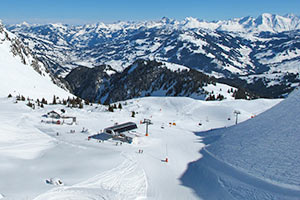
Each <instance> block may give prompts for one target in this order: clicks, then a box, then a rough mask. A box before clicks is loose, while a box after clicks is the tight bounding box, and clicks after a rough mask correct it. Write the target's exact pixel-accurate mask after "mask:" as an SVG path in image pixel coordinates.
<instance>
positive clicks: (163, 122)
mask: <svg viewBox="0 0 300 200" xmlns="http://www.w3.org/2000/svg"><path fill="white" fill-rule="evenodd" d="M280 101H281V100H267V99H258V100H253V101H245V100H227V101H221V102H219V101H216V102H205V101H199V100H194V99H191V98H186V97H145V98H139V99H133V100H128V101H125V102H120V103H121V104H122V107H123V109H121V110H120V109H115V111H114V112H108V111H107V107H105V106H102V105H96V104H94V105H93V106H90V105H89V106H87V105H85V106H84V108H83V109H75V108H73V109H72V108H67V107H65V106H63V105H45V107H44V108H39V107H36V109H35V110H32V109H31V108H29V107H28V106H26V102H18V103H14V102H15V99H14V98H7V97H2V98H0V121H1V122H2V125H1V126H0V136H1V137H0V138H1V139H0V180H1V181H0V194H2V195H3V199H9V200H22V199H35V200H58V199H69V200H91V199H201V196H199V195H198V194H197V193H195V192H194V191H193V187H189V186H187V185H184V184H183V182H182V181H181V180H180V177H181V176H182V175H183V174H184V173H185V171H186V170H187V169H188V163H190V162H192V161H195V160H198V159H200V158H201V157H202V155H201V154H199V151H200V150H201V149H202V148H203V147H204V146H205V143H204V142H201V141H200V140H199V137H198V136H197V135H195V134H194V132H198V131H204V130H210V129H212V128H220V127H227V126H231V125H234V124H235V118H234V113H233V112H234V110H239V111H240V112H241V114H240V116H239V121H238V122H242V121H245V120H247V119H249V118H251V116H255V115H258V114H260V113H261V112H263V111H265V110H266V109H269V108H271V107H272V106H274V105H275V104H277V103H278V102H280ZM60 109H65V111H66V113H65V115H67V116H75V117H76V119H77V120H76V124H73V125H68V124H62V125H61V124H60V125H57V124H55V123H52V119H49V118H45V117H42V116H43V115H44V114H47V113H48V112H50V111H52V110H55V111H59V110H60ZM132 111H135V113H136V114H135V117H134V118H133V117H131V115H132ZM145 118H146V119H150V120H151V121H152V122H153V124H152V125H149V136H145V128H146V126H145V124H140V121H143V120H144V119H145ZM128 121H132V122H135V123H137V125H138V128H137V129H136V130H134V131H132V132H131V135H132V136H134V137H135V142H134V143H133V144H128V143H124V142H123V143H122V144H121V143H120V141H118V140H112V139H109V140H105V141H103V142H99V141H98V140H97V139H90V140H88V137H89V136H93V135H97V134H98V133H100V132H101V130H103V129H104V128H106V127H109V126H112V125H114V124H115V123H123V122H128ZM54 122H56V121H55V120H54ZM140 150H143V153H139V152H140ZM166 158H168V162H165V160H166ZM194 176H197V174H194ZM200 178H202V177H200Z"/></svg>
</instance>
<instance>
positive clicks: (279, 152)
mask: <svg viewBox="0 0 300 200" xmlns="http://www.w3.org/2000/svg"><path fill="white" fill-rule="evenodd" d="M299 110H300V91H299V89H296V90H295V91H294V92H293V93H291V94H290V95H289V97H288V98H287V99H286V100H284V101H282V102H281V103H279V104H277V105H276V106H274V107H273V108H272V109H270V110H268V111H266V112H264V113H262V114H260V115H258V116H256V117H254V118H253V119H251V120H248V121H245V122H243V123H240V124H238V125H237V126H231V127H228V128H223V129H217V130H212V131H208V132H202V133H198V134H197V135H199V136H201V137H202V138H203V141H204V142H205V141H206V142H207V144H208V146H206V147H205V148H204V149H203V150H202V151H201V154H202V155H203V156H204V157H203V158H202V159H199V160H198V161H195V162H193V163H190V165H189V168H188V170H187V171H186V173H185V174H184V175H183V177H182V181H183V183H184V185H187V186H190V187H191V188H193V189H194V191H195V192H196V193H198V194H199V195H200V196H201V197H203V198H204V199H218V197H220V196H219V195H216V194H213V192H210V191H209V188H210V187H209V186H208V183H209V185H213V187H214V188H215V190H216V191H219V194H222V196H223V198H222V199H299V196H300V173H299V171H300V168H299V167H300V165H299V163H300V158H299V154H300V152H299V145H300V143H299V141H300V135H299V130H300V126H299V124H300V120H299ZM193 174H194V175H195V174H197V176H196V177H195V178H192V177H191V176H192V175H193ZM203 176H205V177H203ZM197 178H198V180H197ZM200 179H201V180H200Z"/></svg>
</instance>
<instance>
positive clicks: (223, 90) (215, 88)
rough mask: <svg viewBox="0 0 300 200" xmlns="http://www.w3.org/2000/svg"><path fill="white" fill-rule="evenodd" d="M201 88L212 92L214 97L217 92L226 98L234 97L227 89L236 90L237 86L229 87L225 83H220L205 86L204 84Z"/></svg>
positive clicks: (231, 98)
mask: <svg viewBox="0 0 300 200" xmlns="http://www.w3.org/2000/svg"><path fill="white" fill-rule="evenodd" d="M203 89H204V90H205V91H207V92H209V93H211V94H214V95H215V97H217V96H218V95H219V94H220V95H223V96H224V98H225V99H227V100H233V99H234V97H233V96H232V93H228V91H231V90H232V91H235V90H237V88H235V87H231V86H229V85H225V84H222V83H216V84H208V85H207V86H204V87H203Z"/></svg>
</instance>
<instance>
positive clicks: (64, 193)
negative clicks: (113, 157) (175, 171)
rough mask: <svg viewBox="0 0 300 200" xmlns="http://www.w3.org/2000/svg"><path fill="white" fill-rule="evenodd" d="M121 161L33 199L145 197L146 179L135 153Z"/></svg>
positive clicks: (91, 199) (70, 199) (71, 199)
mask: <svg viewBox="0 0 300 200" xmlns="http://www.w3.org/2000/svg"><path fill="white" fill-rule="evenodd" d="M122 156H123V157H124V158H125V159H124V161H123V163H121V164H120V165H118V166H117V167H115V168H113V169H111V170H108V171H105V172H103V173H101V174H99V175H96V176H95V177H92V178H90V179H88V180H86V181H84V182H81V183H78V184H75V185H74V186H71V187H66V186H65V187H59V188H55V189H53V190H51V191H49V192H47V193H45V194H43V195H40V196H39V197H37V198H35V199H34V200H45V199H47V200H54V199H55V200H59V199H68V200H75V199H80V200H82V197H84V200H96V199H116V200H117V199H120V200H121V199H128V200H130V199H146V196H147V187H148V185H147V179H146V174H145V171H144V170H143V169H142V168H141V167H140V166H139V164H138V162H137V160H136V156H135V155H126V154H125V153H122Z"/></svg>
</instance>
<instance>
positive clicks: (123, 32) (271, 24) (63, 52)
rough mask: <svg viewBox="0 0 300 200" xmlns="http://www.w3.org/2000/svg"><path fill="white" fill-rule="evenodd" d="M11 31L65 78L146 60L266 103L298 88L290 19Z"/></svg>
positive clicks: (297, 22)
mask: <svg viewBox="0 0 300 200" xmlns="http://www.w3.org/2000/svg"><path fill="white" fill-rule="evenodd" d="M6 28H7V29H8V30H9V31H11V32H13V33H14V34H16V35H17V36H18V37H19V38H21V39H22V41H23V42H24V43H25V44H26V45H28V46H29V47H30V48H31V49H32V51H33V52H34V54H35V55H36V57H37V58H38V59H39V60H40V61H41V62H43V63H44V65H45V66H47V68H48V69H49V70H50V71H51V73H52V74H55V75H56V76H59V77H63V78H64V77H66V76H67V75H68V74H69V73H70V72H71V71H72V70H74V69H76V68H77V67H88V68H93V67H97V66H101V65H109V66H110V67H111V68H112V69H113V70H115V72H120V73H121V72H122V71H124V70H125V69H126V68H127V67H129V66H131V65H133V64H134V63H135V62H136V61H137V60H139V59H144V60H146V61H151V60H155V61H157V62H166V63H173V64H178V65H182V66H185V67H187V68H190V69H194V70H196V71H198V72H202V73H205V74H206V75H209V76H213V77H214V78H216V79H218V82H222V83H226V84H230V85H232V86H240V87H243V88H245V89H247V90H249V91H251V92H254V93H256V94H258V95H259V96H263V97H280V96H284V95H286V94H287V93H289V92H290V91H291V90H292V89H293V88H294V87H295V86H297V85H298V83H299V73H298V72H299V64H300V63H299V62H300V61H299V58H300V57H299V55H300V54H299V53H300V50H299V49H300V40H299V38H300V31H299V28H300V18H299V17H298V16H296V15H292V14H289V15H286V16H279V15H273V14H262V15H260V16H258V17H257V18H253V17H244V18H236V19H232V20H223V21H214V22H207V21H202V20H198V19H195V18H191V17H189V18H186V19H185V20H183V21H177V20H172V19H168V18H162V19H161V20H159V21H146V22H117V23H113V24H104V23H97V24H85V25H65V24H45V25H29V24H27V23H23V24H18V25H8V26H6ZM107 75H108V76H109V77H110V75H111V74H107ZM78 84H79V83H78ZM96 88H99V87H98V86H97V87H95V88H94V89H96ZM144 93H145V92H144ZM100 96H101V95H100ZM82 97H83V98H85V97H86V96H82ZM124 98H125V97H124Z"/></svg>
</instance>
